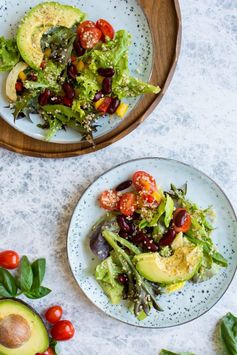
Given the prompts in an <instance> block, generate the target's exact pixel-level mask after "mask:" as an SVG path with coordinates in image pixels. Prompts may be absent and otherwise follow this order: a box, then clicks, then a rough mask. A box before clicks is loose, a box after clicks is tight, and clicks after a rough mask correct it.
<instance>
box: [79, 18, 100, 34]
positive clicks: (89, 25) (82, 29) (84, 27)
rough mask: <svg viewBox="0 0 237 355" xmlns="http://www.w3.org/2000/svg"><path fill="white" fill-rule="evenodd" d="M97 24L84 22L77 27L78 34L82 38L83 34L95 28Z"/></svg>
mask: <svg viewBox="0 0 237 355" xmlns="http://www.w3.org/2000/svg"><path fill="white" fill-rule="evenodd" d="M95 27H96V26H95V23H94V22H93V21H84V22H82V23H81V24H80V25H79V26H78V27H77V33H78V35H79V36H80V35H81V34H82V33H83V32H85V31H86V30H88V29H89V28H95Z"/></svg>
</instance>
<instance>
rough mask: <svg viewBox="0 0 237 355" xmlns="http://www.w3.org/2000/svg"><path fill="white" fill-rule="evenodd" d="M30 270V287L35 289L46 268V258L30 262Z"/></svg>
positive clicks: (40, 281)
mask: <svg viewBox="0 0 237 355" xmlns="http://www.w3.org/2000/svg"><path fill="white" fill-rule="evenodd" d="M31 268H32V272H33V284H32V287H31V289H32V290H34V289H37V288H39V287H40V285H41V283H42V281H43V279H44V275H45V270H46V260H45V259H44V258H42V259H37V260H35V261H34V262H33V263H32V264H31Z"/></svg>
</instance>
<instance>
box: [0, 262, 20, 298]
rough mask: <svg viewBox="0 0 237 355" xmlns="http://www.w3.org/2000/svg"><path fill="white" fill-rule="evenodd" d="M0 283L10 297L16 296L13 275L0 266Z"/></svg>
mask: <svg viewBox="0 0 237 355" xmlns="http://www.w3.org/2000/svg"><path fill="white" fill-rule="evenodd" d="M0 283H1V284H2V285H3V286H4V288H5V289H6V291H7V292H8V293H10V295H11V296H12V297H15V296H16V293H17V286H16V282H15V279H14V277H13V276H12V274H10V272H9V271H8V270H5V269H3V268H0Z"/></svg>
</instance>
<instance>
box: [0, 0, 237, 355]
mask: <svg viewBox="0 0 237 355" xmlns="http://www.w3.org/2000/svg"><path fill="white" fill-rule="evenodd" d="M180 2H181V10H182V16H183V43H182V52H181V57H180V60H179V65H178V69H177V71H176V74H175V77H174V79H173V81H172V84H171V86H170V88H169V90H168V92H167V94H166V96H165V98H164V99H163V100H162V102H161V104H160V105H159V107H158V108H157V109H156V111H155V112H154V113H153V114H152V115H151V116H150V118H149V119H148V120H147V121H146V122H145V123H144V124H143V125H142V126H140V127H139V128H138V129H137V130H136V131H135V132H133V133H131V134H130V135H129V136H127V137H126V138H124V139H122V140H121V141H120V142H117V143H115V144H114V145H113V146H111V147H108V148H106V149H104V150H102V151H99V152H97V153H95V154H90V155H88V156H83V157H80V158H71V159H65V160H46V159H34V158H29V157H24V156H20V155H17V154H14V153H11V152H8V151H6V150H3V149H1V150H0V206H1V209H0V236H1V243H0V247H1V248H2V249H4V248H13V249H16V250H18V251H19V253H21V254H27V255H31V256H32V258H36V257H39V256H45V257H46V258H47V261H48V273H47V277H46V281H45V282H46V284H47V285H48V286H49V287H51V288H52V289H53V293H52V294H51V295H50V296H48V297H47V298H45V299H43V300H41V301H37V302H34V303H33V304H34V306H35V307H36V308H37V309H38V310H39V311H43V310H44V309H45V307H47V306H48V305H49V304H51V303H59V304H62V305H63V308H64V310H65V314H64V316H65V318H68V319H71V320H72V321H73V323H74V324H75V326H76V336H75V338H74V339H73V340H72V341H70V342H68V343H64V344H63V345H62V354H63V355H64V354H65V355H66V354H70V355H72V354H74V355H105V354H109V353H113V355H135V354H136V355H143V354H146V355H158V353H159V350H160V349H161V348H169V349H170V350H174V351H193V352H195V354H196V355H214V354H217V353H219V352H218V336H217V334H216V329H215V326H216V323H217V321H218V319H219V318H220V317H221V316H222V315H224V314H225V313H226V312H228V311H232V312H233V313H235V314H237V292H236V289H237V279H236V278H235V279H234V281H233V283H232V285H231V287H230V288H229V290H228V291H227V293H226V294H225V296H224V297H223V298H222V300H221V301H220V302H219V303H218V304H217V305H216V306H215V307H214V308H213V309H212V310H211V311H209V312H208V313H207V314H206V315H204V316H203V317H201V318H199V319H197V320H196V321H193V322H192V323H189V324H186V325H184V326H181V327H177V328H172V329H168V330H150V329H148V330H146V329H137V328H133V327H130V326H127V325H124V324H122V323H119V322H118V321H116V320H112V319H110V318H108V317H107V316H105V315H104V314H102V313H101V312H100V311H98V310H97V309H96V308H95V307H94V306H92V304H91V303H90V302H89V301H88V300H87V299H86V298H85V297H84V295H83V294H82V292H81V291H80V289H79V287H78V286H77V285H76V283H75V281H74V279H73V277H72V275H71V273H70V270H69V267H68V264H67V256H66V235H67V228H68V223H69V220H70V216H71V213H72V210H73V207H74V206H75V204H76V202H77V200H78V199H79V197H80V195H81V193H82V191H83V190H84V189H85V187H86V186H87V185H88V184H89V183H90V182H91V181H93V180H94V178H95V177H96V176H97V175H99V174H100V173H102V172H103V171H105V170H106V169H108V168H110V167H112V166H113V165H115V164H118V163H120V162H123V161H126V160H128V159H131V158H136V157H144V156H163V157H169V158H175V159H179V160H183V161H184V162H187V163H190V164H192V165H194V166H196V167H198V168H200V169H201V170H203V171H204V172H205V173H207V174H209V175H210V176H211V177H212V178H214V179H215V180H216V181H217V183H219V184H220V185H221V186H222V187H223V189H224V191H225V192H226V193H227V194H228V196H229V197H230V200H231V201H232V203H233V205H234V207H235V208H237V198H236V196H237V144H236V140H237V121H236V117H237V107H236V104H237V93H236V89H237V81H236V75H237V61H236V58H237V45H236V41H237V25H236V23H237V17H236V15H237V2H236V0H232V1H231V0H193V1H187V0H181V1H180Z"/></svg>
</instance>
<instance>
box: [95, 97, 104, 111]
mask: <svg viewBox="0 0 237 355" xmlns="http://www.w3.org/2000/svg"><path fill="white" fill-rule="evenodd" d="M104 99H105V98H104V97H102V99H100V100H98V101H96V102H95V108H96V110H98V108H99V107H100V105H102V103H103V102H104Z"/></svg>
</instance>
